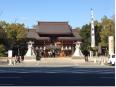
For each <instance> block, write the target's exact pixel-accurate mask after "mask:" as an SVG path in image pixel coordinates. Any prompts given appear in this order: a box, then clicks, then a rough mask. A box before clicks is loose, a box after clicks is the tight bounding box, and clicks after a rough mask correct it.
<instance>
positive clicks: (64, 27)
mask: <svg viewBox="0 0 116 87" xmlns="http://www.w3.org/2000/svg"><path fill="white" fill-rule="evenodd" d="M36 29H37V32H38V33H39V34H71V33H72V32H71V27H70V26H69V25H68V22H38V26H36Z"/></svg>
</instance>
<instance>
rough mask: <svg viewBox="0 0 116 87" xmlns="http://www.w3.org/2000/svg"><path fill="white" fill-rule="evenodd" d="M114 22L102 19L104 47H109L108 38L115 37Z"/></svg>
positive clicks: (102, 42) (101, 33) (102, 41)
mask: <svg viewBox="0 0 116 87" xmlns="http://www.w3.org/2000/svg"><path fill="white" fill-rule="evenodd" d="M114 25H115V24H114V22H113V20H111V19H109V18H107V17H106V16H104V17H103V18H102V19H101V26H102V29H101V32H100V37H101V45H102V46H104V47H107V46H108V36H111V35H113V36H114Z"/></svg>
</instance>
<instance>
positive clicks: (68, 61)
mask: <svg viewBox="0 0 116 87" xmlns="http://www.w3.org/2000/svg"><path fill="white" fill-rule="evenodd" d="M94 59H95V58H94ZM94 59H93V58H92V59H90V58H89V61H88V62H85V59H83V58H82V59H72V58H71V57H65V58H64V57H60V58H41V60H40V61H35V62H34V61H33V62H22V63H16V64H15V65H8V63H7V58H6V59H2V60H0V67H85V68H86V67H90V68H112V67H114V66H109V65H105V64H99V63H95V62H94Z"/></svg>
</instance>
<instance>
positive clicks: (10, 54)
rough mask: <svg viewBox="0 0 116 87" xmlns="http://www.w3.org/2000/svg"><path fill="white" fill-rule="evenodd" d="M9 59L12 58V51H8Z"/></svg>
mask: <svg viewBox="0 0 116 87" xmlns="http://www.w3.org/2000/svg"><path fill="white" fill-rule="evenodd" d="M8 57H9V58H11V57H12V50H8Z"/></svg>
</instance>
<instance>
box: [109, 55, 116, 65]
mask: <svg viewBox="0 0 116 87" xmlns="http://www.w3.org/2000/svg"><path fill="white" fill-rule="evenodd" d="M115 62H116V56H115V54H113V55H109V57H108V63H109V64H112V65H115Z"/></svg>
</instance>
